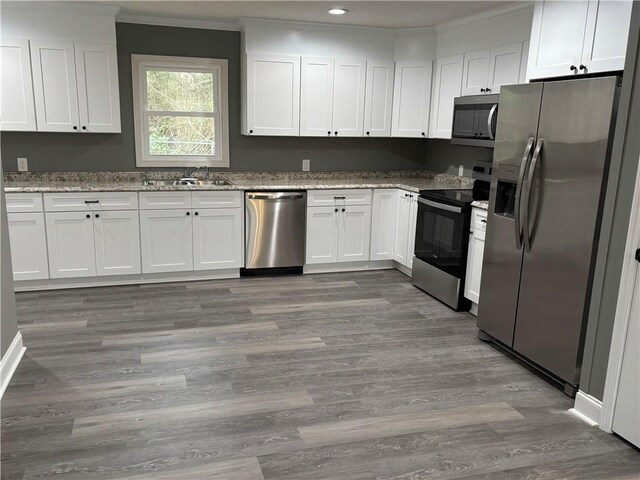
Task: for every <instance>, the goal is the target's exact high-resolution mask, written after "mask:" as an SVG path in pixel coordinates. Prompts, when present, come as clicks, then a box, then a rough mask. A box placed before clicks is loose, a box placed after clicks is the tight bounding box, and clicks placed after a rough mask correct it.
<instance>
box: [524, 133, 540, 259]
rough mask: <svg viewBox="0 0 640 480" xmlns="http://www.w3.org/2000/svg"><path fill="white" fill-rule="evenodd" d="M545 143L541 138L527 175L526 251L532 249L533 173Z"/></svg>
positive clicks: (525, 209) (525, 207)
mask: <svg viewBox="0 0 640 480" xmlns="http://www.w3.org/2000/svg"><path fill="white" fill-rule="evenodd" d="M543 144H544V138H539V139H538V143H537V144H536V149H535V150H534V152H533V156H532V157H531V167H529V175H528V176H527V186H526V195H525V205H524V209H523V213H524V218H523V220H522V223H523V229H522V230H523V235H522V236H523V238H524V248H525V251H527V252H530V251H531V232H530V227H529V209H530V207H531V185H532V184H533V175H534V174H535V173H536V168H537V166H538V160H539V159H540V153H541V152H542V145H543Z"/></svg>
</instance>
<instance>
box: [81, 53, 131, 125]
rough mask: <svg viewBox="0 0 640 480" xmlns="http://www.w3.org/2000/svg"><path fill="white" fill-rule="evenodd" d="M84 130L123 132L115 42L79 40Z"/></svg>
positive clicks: (82, 123) (82, 122)
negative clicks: (104, 42) (107, 43)
mask: <svg viewBox="0 0 640 480" xmlns="http://www.w3.org/2000/svg"><path fill="white" fill-rule="evenodd" d="M74 51H75V58H76V73H77V75H78V107H79V114H80V130H81V131H84V132H103V133H120V96H119V93H118V61H117V54H116V46H115V45H104V44H99V43H75V44H74Z"/></svg>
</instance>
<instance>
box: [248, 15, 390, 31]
mask: <svg viewBox="0 0 640 480" xmlns="http://www.w3.org/2000/svg"><path fill="white" fill-rule="evenodd" d="M238 23H239V24H240V25H242V27H243V29H244V27H245V25H246V24H247V23H262V24H271V25H294V26H297V27H299V28H303V29H304V28H306V29H322V30H324V31H326V30H327V29H335V30H338V31H341V30H350V31H353V30H361V31H368V32H384V33H393V32H396V31H397V30H398V29H397V28H388V27H367V26H364V25H346V24H337V23H328V22H327V23H325V22H302V21H298V20H279V19H275V18H254V17H242V18H241V19H240V20H239V21H238Z"/></svg>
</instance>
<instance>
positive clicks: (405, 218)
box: [393, 190, 411, 265]
mask: <svg viewBox="0 0 640 480" xmlns="http://www.w3.org/2000/svg"><path fill="white" fill-rule="evenodd" d="M410 213H411V203H409V192H406V191H404V190H398V202H397V204H396V228H395V238H394V241H393V259H394V260H395V261H396V262H398V263H401V264H402V265H406V264H407V258H408V253H409V252H408V251H407V249H408V247H409V241H408V238H409V216H410Z"/></svg>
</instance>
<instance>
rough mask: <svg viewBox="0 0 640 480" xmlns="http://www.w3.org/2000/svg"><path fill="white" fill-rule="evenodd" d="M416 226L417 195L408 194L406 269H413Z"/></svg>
mask: <svg viewBox="0 0 640 480" xmlns="http://www.w3.org/2000/svg"><path fill="white" fill-rule="evenodd" d="M417 224H418V195H417V194H415V193H410V194H409V228H408V230H409V235H408V236H407V263H406V265H407V267H409V268H413V255H414V253H415V250H416V227H417Z"/></svg>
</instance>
